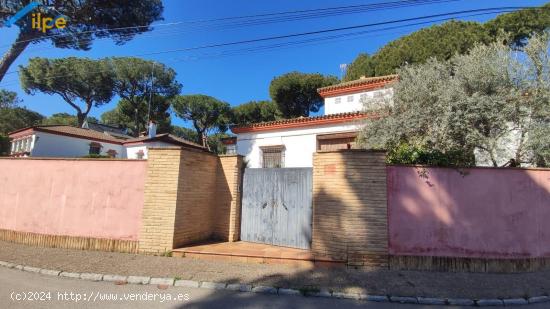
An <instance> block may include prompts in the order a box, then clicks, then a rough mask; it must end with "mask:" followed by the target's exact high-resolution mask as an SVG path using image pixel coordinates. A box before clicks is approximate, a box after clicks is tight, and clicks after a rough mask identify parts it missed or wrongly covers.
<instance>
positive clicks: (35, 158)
mask: <svg viewBox="0 0 550 309" xmlns="http://www.w3.org/2000/svg"><path fill="white" fill-rule="evenodd" d="M0 160H37V161H40V160H45V161H96V162H97V161H123V162H142V161H143V162H147V159H120V158H118V159H117V158H64V157H17V158H16V157H0Z"/></svg>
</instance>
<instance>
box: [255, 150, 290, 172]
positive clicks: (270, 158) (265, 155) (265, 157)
mask: <svg viewBox="0 0 550 309" xmlns="http://www.w3.org/2000/svg"><path fill="white" fill-rule="evenodd" d="M260 149H261V150H262V167H263V168H281V167H285V151H284V150H285V149H284V146H283V145H278V146H267V147H260Z"/></svg>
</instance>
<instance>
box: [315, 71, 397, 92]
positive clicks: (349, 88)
mask: <svg viewBox="0 0 550 309" xmlns="http://www.w3.org/2000/svg"><path fill="white" fill-rule="evenodd" d="M398 79H399V76H398V75H386V76H376V77H363V78H360V79H357V80H352V81H350V82H345V83H340V84H336V85H332V86H327V87H323V88H319V89H317V92H318V93H319V94H320V95H321V96H322V97H323V98H326V97H330V96H335V95H341V94H346V93H355V92H359V91H365V90H375V89H378V88H383V87H385V86H386V85H388V84H390V83H393V82H395V81H397V80H398Z"/></svg>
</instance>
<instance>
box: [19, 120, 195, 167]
mask: <svg viewBox="0 0 550 309" xmlns="http://www.w3.org/2000/svg"><path fill="white" fill-rule="evenodd" d="M150 131H151V130H150ZM151 132H152V134H151V135H150V136H142V137H138V138H133V137H130V136H124V135H122V134H118V133H117V134H113V133H112V132H111V133H109V132H107V131H104V132H98V131H96V130H91V129H86V128H77V127H72V126H62V125H60V126H35V127H30V128H25V129H21V130H17V131H14V132H11V133H10V134H9V137H10V139H11V152H10V155H11V156H13V157H63V158H79V157H85V156H89V155H102V156H108V157H111V158H120V159H147V155H148V149H149V148H151V147H167V146H184V147H191V148H197V149H203V150H204V149H205V148H204V147H202V146H201V145H198V144H195V143H193V142H189V141H186V140H183V139H180V138H178V137H176V136H172V135H170V134H158V135H156V133H155V130H152V131H151ZM111 134H112V135H111Z"/></svg>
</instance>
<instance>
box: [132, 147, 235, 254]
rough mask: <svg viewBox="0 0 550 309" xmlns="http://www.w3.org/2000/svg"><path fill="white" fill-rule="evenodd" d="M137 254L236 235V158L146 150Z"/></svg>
mask: <svg viewBox="0 0 550 309" xmlns="http://www.w3.org/2000/svg"><path fill="white" fill-rule="evenodd" d="M148 157H149V159H148V172H147V180H146V184H145V204H144V210H143V219H142V220H143V226H142V230H141V235H140V251H141V252H147V253H163V252H167V251H170V250H172V249H174V248H178V247H182V246H184V245H187V244H191V243H196V242H200V241H203V240H207V239H212V238H215V239H220V240H229V241H236V240H238V238H239V233H240V188H239V184H240V177H241V170H242V169H241V166H242V157H241V156H222V157H218V156H216V155H214V154H211V153H208V152H204V151H199V150H193V149H180V148H152V149H150V150H149V156H148Z"/></svg>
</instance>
